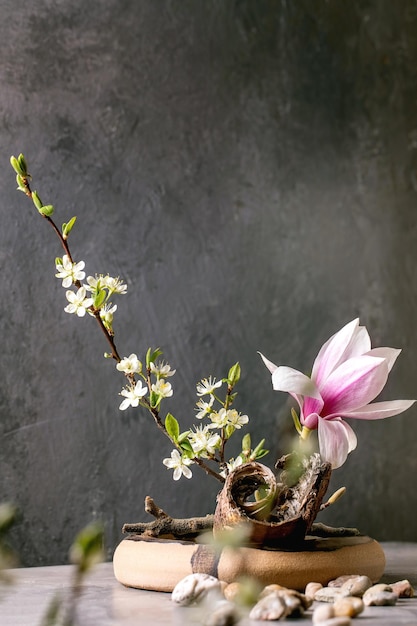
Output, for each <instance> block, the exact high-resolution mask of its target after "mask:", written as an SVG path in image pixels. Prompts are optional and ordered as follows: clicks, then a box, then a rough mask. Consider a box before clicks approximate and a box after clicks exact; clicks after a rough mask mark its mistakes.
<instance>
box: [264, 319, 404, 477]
mask: <svg viewBox="0 0 417 626" xmlns="http://www.w3.org/2000/svg"><path fill="white" fill-rule="evenodd" d="M400 352H401V350H397V349H395V348H373V349H371V340H370V338H369V334H368V331H367V330H366V328H365V327H364V326H359V320H358V319H355V320H353V321H352V322H350V323H349V324H346V326H344V327H343V328H342V329H341V330H339V332H337V333H336V334H335V335H333V336H332V337H331V338H330V339H329V340H328V341H327V342H326V343H325V344H324V345H323V346H322V348H321V349H320V351H319V353H318V355H317V357H316V359H315V361H314V365H313V369H312V374H311V377H310V378H309V377H308V376H305V375H304V374H302V373H301V372H299V371H297V370H295V369H292V368H291V367H285V366H279V367H278V366H277V365H274V364H273V363H271V361H269V360H268V359H266V358H265V357H264V356H263V355H262V354H261V357H262V359H263V361H264V363H265V365H266V366H267V368H268V369H269V371H270V372H271V374H272V387H273V389H275V390H276V391H286V392H288V393H289V394H290V395H291V396H292V397H293V398H294V399H295V400H296V401H297V403H298V405H299V407H300V423H301V425H302V426H303V430H302V432H301V436H302V437H303V436H305V435H307V434H308V432H309V431H310V430H312V429H317V430H318V440H319V448H320V455H321V457H322V458H323V460H324V461H328V462H329V463H331V465H332V466H333V468H334V469H335V468H337V467H340V466H341V465H343V463H344V462H345V461H346V458H347V455H348V454H349V452H351V451H352V450H354V449H355V448H356V444H357V439H356V435H355V433H354V432H353V430H352V428H351V427H350V426H349V424H348V423H347V422H345V421H344V420H343V419H342V418H347V419H351V418H355V419H364V420H375V419H383V418H385V417H392V416H393V415H398V414H399V413H402V412H403V411H405V410H406V409H408V408H409V407H410V406H411V405H412V404H413V403H414V400H393V401H389V402H374V403H373V404H370V402H372V400H374V399H375V398H376V397H377V396H378V395H379V394H380V393H381V391H382V389H383V388H384V386H385V383H386V382H387V379H388V374H389V372H390V371H391V368H392V366H393V365H394V363H395V360H396V358H397V357H398V355H399V353H400Z"/></svg>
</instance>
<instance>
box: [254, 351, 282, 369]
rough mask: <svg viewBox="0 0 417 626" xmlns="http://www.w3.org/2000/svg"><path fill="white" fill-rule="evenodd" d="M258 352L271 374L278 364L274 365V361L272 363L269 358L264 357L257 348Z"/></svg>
mask: <svg viewBox="0 0 417 626" xmlns="http://www.w3.org/2000/svg"><path fill="white" fill-rule="evenodd" d="M258 354H259V356H260V357H261V359H262V361H263V362H264V363H265V365H266V367H267V368H268V369H269V371H270V372H271V374H273V373H274V372H275V370H276V369H277V367H278V365H275V364H274V363H272V361H270V360H269V359H267V358H266V356H264V355H263V354H262V352H259V350H258Z"/></svg>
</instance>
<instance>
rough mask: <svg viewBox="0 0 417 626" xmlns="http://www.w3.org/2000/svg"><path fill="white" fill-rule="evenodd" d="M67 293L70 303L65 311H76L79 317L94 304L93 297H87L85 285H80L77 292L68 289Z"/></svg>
mask: <svg viewBox="0 0 417 626" xmlns="http://www.w3.org/2000/svg"><path fill="white" fill-rule="evenodd" d="M65 295H66V297H67V300H68V302H69V304H67V306H66V307H65V308H64V311H65V312H66V313H76V314H77V315H78V317H84V315H85V312H86V310H87V309H88V308H89V307H90V306H92V304H93V299H92V298H86V291H85V287H80V288H79V289H78V290H77V291H76V292H75V291H67V292H66V294H65Z"/></svg>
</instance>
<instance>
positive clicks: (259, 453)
mask: <svg viewBox="0 0 417 626" xmlns="http://www.w3.org/2000/svg"><path fill="white" fill-rule="evenodd" d="M264 445H265V439H261V441H260V442H259V443H258V445H257V446H256V448H254V450H252V453H251V455H250V459H251V461H255V459H261V458H262V457H263V456H265V455H266V454H268V452H269V450H265V449H264Z"/></svg>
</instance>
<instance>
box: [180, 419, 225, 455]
mask: <svg viewBox="0 0 417 626" xmlns="http://www.w3.org/2000/svg"><path fill="white" fill-rule="evenodd" d="M188 439H189V441H190V443H191V447H192V449H193V452H194V453H195V454H196V455H197V456H202V457H206V458H207V457H208V456H213V455H214V453H215V451H216V449H218V448H219V447H220V446H221V443H222V440H221V438H220V435H218V434H217V433H216V434H215V435H213V434H212V433H211V432H210V430H209V427H208V426H204V427H203V426H197V427H195V430H194V431H191V432H190V434H189V435H188Z"/></svg>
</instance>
